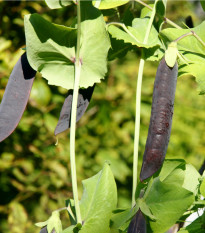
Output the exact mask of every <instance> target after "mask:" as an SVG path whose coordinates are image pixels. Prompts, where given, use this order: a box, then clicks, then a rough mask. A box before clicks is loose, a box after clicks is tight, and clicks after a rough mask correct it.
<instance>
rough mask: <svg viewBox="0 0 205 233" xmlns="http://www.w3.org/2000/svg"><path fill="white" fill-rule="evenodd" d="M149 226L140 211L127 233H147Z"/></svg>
mask: <svg viewBox="0 0 205 233" xmlns="http://www.w3.org/2000/svg"><path fill="white" fill-rule="evenodd" d="M146 232H147V226H146V220H145V217H144V215H143V214H142V212H141V210H140V209H139V210H138V211H137V213H136V214H135V216H134V217H133V219H132V220H131V222H130V225H129V227H128V231H127V233H146Z"/></svg>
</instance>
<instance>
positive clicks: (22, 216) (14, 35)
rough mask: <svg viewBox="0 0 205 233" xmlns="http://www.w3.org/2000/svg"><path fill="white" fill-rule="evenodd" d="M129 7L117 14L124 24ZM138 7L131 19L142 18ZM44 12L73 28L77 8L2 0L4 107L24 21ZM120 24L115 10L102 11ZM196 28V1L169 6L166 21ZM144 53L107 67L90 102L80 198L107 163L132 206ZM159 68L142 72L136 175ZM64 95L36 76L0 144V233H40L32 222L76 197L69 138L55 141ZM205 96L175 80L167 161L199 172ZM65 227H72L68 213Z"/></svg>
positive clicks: (204, 154) (186, 80)
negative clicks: (138, 96) (138, 95)
mask: <svg viewBox="0 0 205 233" xmlns="http://www.w3.org/2000/svg"><path fill="white" fill-rule="evenodd" d="M127 7H128V5H126V6H122V7H120V8H119V12H120V14H121V15H124V17H125V18H126V17H127V18H129V15H128V16H126V12H127V11H126V10H127ZM140 9H141V8H140V7H139V6H138V4H136V8H135V10H132V13H133V14H134V15H136V16H138V15H139V13H140ZM35 12H37V13H39V14H41V15H43V16H44V17H45V18H46V19H47V20H50V21H51V22H54V23H58V24H64V25H67V26H68V25H70V24H71V23H72V21H73V19H74V17H75V15H76V9H75V6H74V5H72V6H70V7H67V8H64V9H59V10H50V9H49V8H48V7H47V6H46V4H45V3H44V2H43V1H35V2H34V1H0V100H1V99H2V97H3V94H4V90H5V87H6V84H7V81H8V77H9V75H10V73H11V70H12V68H13V66H14V65H15V63H16V62H17V60H18V58H19V57H20V55H21V54H22V53H23V51H22V50H21V48H22V47H24V46H25V36H24V23H23V17H24V15H26V14H29V13H35ZM104 13H105V14H106V15H109V16H108V17H106V19H107V20H116V19H117V15H116V11H114V10H113V11H107V12H104ZM189 15H190V16H192V18H193V21H194V25H195V26H196V25H198V24H199V23H200V22H201V21H202V20H204V18H205V14H204V13H203V11H202V9H201V7H200V5H199V2H198V1H195V2H189V1H187V2H186V1H182V2H181V1H168V8H167V17H169V18H170V19H172V20H173V21H175V22H177V23H178V24H179V25H180V26H182V27H184V26H183V22H185V19H186V17H187V16H189ZM138 54H139V53H136V51H135V52H134V51H133V52H129V53H127V55H126V56H125V57H123V58H119V59H115V60H113V61H111V62H109V72H108V74H107V76H106V78H105V80H103V81H102V82H101V83H100V84H97V85H96V88H95V91H94V94H93V98H92V100H91V103H90V105H89V108H88V110H87V112H86V114H85V115H84V116H83V118H82V119H81V120H80V121H79V123H78V124H77V134H76V155H77V157H76V162H77V173H78V182H79V190H80V194H82V186H81V181H82V180H83V179H86V178H88V177H91V176H93V175H94V174H96V173H97V172H98V171H99V170H100V169H101V168H102V165H103V163H104V162H105V160H109V161H110V163H111V169H112V170H113V173H114V176H115V179H116V182H117V187H118V198H119V204H118V205H119V206H120V207H126V206H129V205H130V203H131V189H132V154H133V139H134V119H135V88H136V80H137V72H138V64H139V56H138ZM156 68H157V63H150V62H147V63H146V65H145V71H144V79H143V87H142V106H141V107H142V110H141V111H142V112H141V130H140V148H139V155H140V158H139V169H138V170H140V167H141V163H142V156H143V152H144V146H145V143H146V137H147V132H148V126H149V118H150V112H151V101H152V91H153V83H154V77H155V73H156ZM66 94H67V91H66V90H65V89H63V88H59V87H55V86H48V85H47V81H45V80H44V79H43V78H41V76H40V75H39V74H38V75H37V78H36V80H35V81H34V86H33V89H32V92H31V96H30V100H29V103H28V106H27V109H26V111H25V113H24V115H23V118H22V119H21V121H20V124H19V126H18V127H17V129H16V130H15V132H14V133H13V134H12V135H11V136H10V137H8V138H7V139H6V140H5V141H3V142H2V143H1V144H0V197H1V198H0V232H1V233H6V232H12V233H24V232H25V233H30V232H32V233H37V232H39V228H37V227H35V226H34V223H35V222H39V221H45V220H46V219H47V218H48V217H49V216H50V214H51V212H52V211H53V210H55V209H59V208H61V207H63V206H64V205H65V204H64V203H65V200H66V199H68V198H72V187H71V179H70V163H69V131H67V132H65V133H63V134H62V135H60V136H59V137H58V145H57V146H56V145H55V143H56V141H57V138H56V137H55V136H54V129H55V126H56V124H57V121H58V117H59V113H60V110H61V107H62V104H63V102H64V99H65V97H66ZM204 122H205V97H204V96H199V95H198V93H197V85H196V82H195V80H194V78H193V77H183V78H180V79H179V80H178V84H177V91H176V98H175V110H174V117H173V128H172V134H171V139H170V143H169V147H168V151H167V156H166V157H167V158H183V159H185V160H186V161H187V162H188V163H191V164H193V165H194V166H195V167H196V168H197V169H199V168H200V166H201V164H202V162H203V160H204V158H205V133H204V129H205V127H204V126H205V125H204ZM62 219H63V224H64V226H66V224H68V220H67V219H68V218H67V215H66V213H65V214H62Z"/></svg>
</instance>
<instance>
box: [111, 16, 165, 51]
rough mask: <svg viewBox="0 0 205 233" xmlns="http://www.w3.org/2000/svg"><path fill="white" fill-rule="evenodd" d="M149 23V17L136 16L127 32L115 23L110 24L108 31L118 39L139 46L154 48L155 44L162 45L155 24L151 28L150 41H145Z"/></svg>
mask: <svg viewBox="0 0 205 233" xmlns="http://www.w3.org/2000/svg"><path fill="white" fill-rule="evenodd" d="M148 23H149V18H143V19H140V18H136V19H134V20H133V22H132V27H128V28H127V30H128V31H127V32H125V31H123V30H121V29H119V28H118V27H116V26H114V25H110V26H109V27H108V31H109V33H110V34H111V35H112V37H114V38H116V39H118V40H124V42H125V43H131V44H132V45H137V46H138V47H144V48H152V47H154V46H160V45H161V42H160V41H159V39H158V32H157V30H156V29H155V28H154V27H153V26H152V28H151V32H150V35H149V39H148V43H146V44H144V43H143V41H144V37H145V33H146V28H147V26H148Z"/></svg>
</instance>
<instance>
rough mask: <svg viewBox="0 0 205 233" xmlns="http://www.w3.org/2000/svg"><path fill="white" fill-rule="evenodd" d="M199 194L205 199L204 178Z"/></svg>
mask: <svg viewBox="0 0 205 233" xmlns="http://www.w3.org/2000/svg"><path fill="white" fill-rule="evenodd" d="M200 192H201V194H202V195H203V196H204V197H205V177H204V179H203V181H202V183H201V185H200Z"/></svg>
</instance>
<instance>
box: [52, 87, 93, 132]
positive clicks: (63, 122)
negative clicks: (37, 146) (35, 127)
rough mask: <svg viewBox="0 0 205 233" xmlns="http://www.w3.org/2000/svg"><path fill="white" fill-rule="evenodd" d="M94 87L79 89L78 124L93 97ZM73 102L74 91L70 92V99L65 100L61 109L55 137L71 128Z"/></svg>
mask: <svg viewBox="0 0 205 233" xmlns="http://www.w3.org/2000/svg"><path fill="white" fill-rule="evenodd" d="M94 87H95V85H94V86H92V87H88V88H87V89H79V93H78V103H77V115H76V122H78V121H79V120H80V118H81V117H82V116H83V114H84V113H85V111H86V109H87V107H88V105H89V102H90V99H91V97H92V94H93V91H94ZM72 100H73V90H70V91H69V92H68V97H67V98H66V99H65V101H64V104H63V107H62V109H61V113H60V117H59V120H58V124H57V126H56V129H55V135H57V134H59V133H62V132H63V131H65V130H67V129H68V128H70V119H71V107H72Z"/></svg>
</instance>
